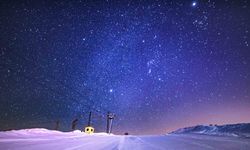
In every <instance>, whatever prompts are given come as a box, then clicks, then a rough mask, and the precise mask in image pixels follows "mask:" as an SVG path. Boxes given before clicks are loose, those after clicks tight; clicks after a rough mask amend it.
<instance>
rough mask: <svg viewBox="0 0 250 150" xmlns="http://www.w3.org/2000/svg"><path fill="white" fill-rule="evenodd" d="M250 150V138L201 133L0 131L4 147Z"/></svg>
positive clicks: (38, 149)
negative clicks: (127, 133) (148, 133)
mask: <svg viewBox="0 0 250 150" xmlns="http://www.w3.org/2000/svg"><path fill="white" fill-rule="evenodd" d="M51 149H53V150H201V149H202V150H211V149H216V150H217V149H218V150H222V149H223V150H238V149H240V150H249V149H250V139H248V138H238V137H226V136H224V137H222V136H208V135H201V134H169V135H157V136H131V135H128V136H125V135H108V134H106V133H95V134H91V135H88V134H85V133H83V132H80V131H73V132H59V131H52V130H47V129H25V130H12V131H5V132H0V150H51Z"/></svg>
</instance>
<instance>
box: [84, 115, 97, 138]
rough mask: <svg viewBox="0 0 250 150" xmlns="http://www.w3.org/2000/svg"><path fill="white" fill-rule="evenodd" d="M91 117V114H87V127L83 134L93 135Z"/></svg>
mask: <svg viewBox="0 0 250 150" xmlns="http://www.w3.org/2000/svg"><path fill="white" fill-rule="evenodd" d="M91 115H92V113H91V112H89V120H88V126H86V127H85V130H84V132H85V133H88V134H92V133H94V131H95V129H94V128H93V127H92V126H91Z"/></svg>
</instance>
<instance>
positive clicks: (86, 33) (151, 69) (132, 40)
mask: <svg viewBox="0 0 250 150" xmlns="http://www.w3.org/2000/svg"><path fill="white" fill-rule="evenodd" d="M249 7H250V4H249V1H247V0H224V1H217V0H196V1H192V0H183V1H178V0H177V1H175V0H173V1H167V0H162V1H161V0H152V1H149V0H134V1H133V0H128V1H118V0H106V1H101V0H100V1H95V0H89V1H88V0H78V1H70V0H69V1H66V0H65V1H61V0H58V1H50V0H48V1H40V2H38V1H31V0H30V1H28V0H27V1H7V0H6V1H1V2H0V48H1V49H0V130H8V129H21V128H31V127H46V128H49V129H53V128H54V126H55V122H56V121H57V120H58V121H59V122H60V128H59V129H60V130H63V131H69V130H70V126H71V121H72V120H73V119H75V118H78V119H79V122H78V125H77V128H78V129H83V127H84V126H85V125H86V124H87V118H88V112H89V111H92V112H93V126H94V127H95V128H96V131H97V132H102V131H105V125H106V113H107V111H111V112H113V113H115V114H116V118H115V120H114V125H113V131H114V133H118V134H123V133H124V132H129V133H130V134H163V133H167V132H169V131H172V130H175V129H178V128H181V127H186V126H191V125H197V124H227V123H240V122H250V46H249V44H250V40H249V32H250V8H249Z"/></svg>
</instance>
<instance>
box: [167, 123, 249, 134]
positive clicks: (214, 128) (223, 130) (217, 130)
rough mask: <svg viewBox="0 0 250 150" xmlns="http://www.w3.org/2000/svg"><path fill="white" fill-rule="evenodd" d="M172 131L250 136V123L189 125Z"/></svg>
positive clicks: (176, 132)
mask: <svg viewBox="0 0 250 150" xmlns="http://www.w3.org/2000/svg"><path fill="white" fill-rule="evenodd" d="M172 133H175V134H184V133H185V134H187V133H195V134H207V135H220V136H239V137H250V123H242V124H229V125H221V126H218V125H209V126H205V125H197V126H194V127H187V128H183V129H179V130H177V131H174V132H172Z"/></svg>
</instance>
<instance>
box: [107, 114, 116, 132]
mask: <svg viewBox="0 0 250 150" xmlns="http://www.w3.org/2000/svg"><path fill="white" fill-rule="evenodd" d="M114 117H115V114H114V113H110V112H108V114H107V129H106V132H107V133H108V134H110V133H111V132H112V123H113V119H114Z"/></svg>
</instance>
